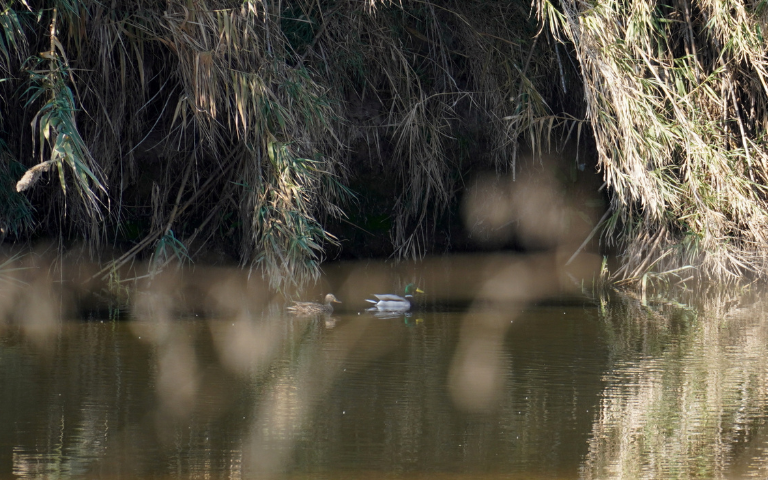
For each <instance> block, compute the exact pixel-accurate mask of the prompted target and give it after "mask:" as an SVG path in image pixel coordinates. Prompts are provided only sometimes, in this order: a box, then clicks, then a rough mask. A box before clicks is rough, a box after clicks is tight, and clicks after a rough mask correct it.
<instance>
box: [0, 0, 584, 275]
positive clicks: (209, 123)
mask: <svg viewBox="0 0 768 480" xmlns="http://www.w3.org/2000/svg"><path fill="white" fill-rule="evenodd" d="M0 12H2V14H0V77H2V79H3V81H2V82H0V93H1V94H2V103H0V111H1V112H2V116H1V117H0V139H1V140H3V141H4V142H5V143H4V144H0V158H2V163H0V196H2V198H3V199H4V200H3V203H2V205H0V220H1V223H2V225H0V227H2V232H3V235H6V236H8V237H9V238H11V239H14V240H23V239H25V238H30V235H42V236H52V237H60V238H62V240H63V241H64V242H63V243H67V241H70V240H72V241H74V240H77V239H86V240H87V242H88V244H89V245H90V246H91V247H92V248H91V251H92V254H93V255H95V256H98V255H100V252H103V251H104V249H103V247H104V246H105V245H116V246H119V247H121V248H123V249H124V251H125V254H124V255H123V256H122V257H120V258H118V259H116V260H112V261H110V262H109V263H106V264H105V268H104V270H103V271H102V272H101V275H107V274H108V273H109V271H110V270H114V269H115V268H118V267H120V266H121V265H124V264H126V263H128V262H130V261H131V260H132V259H133V258H135V257H136V256H142V257H143V258H149V257H150V256H151V257H152V264H153V265H155V267H157V268H161V267H162V266H163V265H165V264H166V263H167V262H168V260H169V259H170V258H173V257H176V258H180V259H184V258H188V256H192V257H194V255H195V252H196V251H197V250H195V251H194V252H193V251H191V250H189V249H190V248H193V247H194V248H196V249H198V248H200V247H201V246H202V245H206V244H207V245H209V246H211V245H219V246H221V248H224V249H227V250H229V251H235V252H237V256H238V257H239V258H240V260H241V262H242V263H243V264H244V265H250V266H251V267H254V268H257V269H260V270H261V271H262V272H264V273H265V274H267V275H268V277H269V279H270V281H271V284H272V285H273V286H274V287H278V288H282V287H286V286H288V285H292V284H293V285H301V284H303V283H305V282H306V281H307V280H311V279H312V278H316V276H317V275H318V273H319V263H320V262H321V261H322V259H323V256H324V252H325V251H326V250H327V247H328V246H329V245H332V244H334V243H335V242H337V241H338V240H337V239H336V238H335V237H334V235H332V234H331V233H330V232H329V231H328V229H327V225H328V221H329V220H333V221H336V222H338V221H340V220H341V219H343V218H344V216H345V211H348V210H349V208H350V207H352V206H354V205H355V204H356V203H355V202H361V201H364V199H365V195H366V193H365V192H364V191H362V192H361V191H357V192H353V191H352V190H350V188H349V187H348V185H349V184H350V183H349V182H350V179H351V178H355V176H356V175H357V174H358V172H360V171H362V170H365V169H370V168H374V167H375V168H378V169H380V170H381V171H382V172H384V173H383V176H382V177H380V178H379V180H381V181H382V183H384V184H386V185H388V186H391V199H390V200H388V202H389V203H388V204H387V205H388V207H387V208H389V209H390V210H389V212H387V216H388V217H390V218H391V222H389V223H388V225H389V226H388V231H389V236H390V241H391V245H392V250H391V251H392V252H393V253H394V254H395V255H397V256H399V257H417V256H420V255H422V254H424V253H425V252H426V251H428V250H429V248H428V245H429V244H430V239H431V237H432V236H433V235H434V234H435V228H436V225H437V222H438V221H439V219H440V218H441V216H443V215H444V214H445V211H446V209H447V208H448V206H449V205H450V204H451V203H452V202H454V201H455V195H456V192H457V191H458V190H459V188H460V186H461V182H462V179H463V177H464V175H466V174H467V172H469V171H470V169H472V168H474V167H477V166H481V167H483V168H495V169H496V170H497V171H510V172H512V173H514V172H515V171H516V170H518V169H519V166H518V165H517V163H518V158H519V156H520V152H521V149H522V148H526V149H533V150H534V151H538V150H541V148H542V147H543V145H544V144H545V143H546V142H547V141H548V140H549V137H550V135H551V134H552V133H553V132H554V131H556V130H558V129H559V131H560V132H561V133H566V134H567V132H574V131H575V129H574V125H576V124H579V122H578V121H576V120H575V119H574V117H572V116H569V115H566V114H563V113H559V112H564V111H571V112H575V111H577V110H578V108H579V107H578V105H579V104H580V96H579V94H578V93H576V94H574V92H578V91H579V88H578V87H577V85H578V83H577V82H578V78H577V76H576V75H575V70H574V68H573V64H572V62H570V61H568V56H569V53H568V49H567V48H564V47H563V46H562V45H557V44H556V43H555V42H554V40H553V37H552V36H551V35H549V34H548V33H547V32H544V34H542V35H539V36H536V34H537V32H538V29H539V26H538V25H537V20H536V19H535V18H532V17H531V16H530V4H529V3H527V2H522V1H521V2H507V1H501V0H490V1H465V0H455V1H447V2H407V1H404V2H402V3H390V2H385V1H375V0H372V1H370V2H359V1H352V0H320V1H317V0H294V1H282V2H276V1H268V0H245V1H232V0H190V1H180V0H171V1H163V2H157V1H152V0H135V1H134V0H132V1H118V2H116V3H115V2H113V3H111V4H105V3H103V2H97V1H94V0H40V1H37V2H27V1H22V0H0ZM553 72H556V76H555V77H553V76H552V73H553ZM553 78H556V79H557V81H555V82H553V81H552V79H553ZM553 107H554V108H553ZM578 131H579V132H580V131H581V127H580V126H579V127H578ZM520 141H523V143H524V147H521V146H519V142H520ZM478 152H483V153H478ZM21 165H23V166H24V168H23V169H21V170H20V169H19V166H21ZM24 170H26V173H24ZM14 186H15V190H17V191H15V192H14V191H13V189H14V188H13V187H14ZM358 190H360V189H358ZM334 219H336V220H334Z"/></svg>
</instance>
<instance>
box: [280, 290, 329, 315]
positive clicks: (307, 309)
mask: <svg viewBox="0 0 768 480" xmlns="http://www.w3.org/2000/svg"><path fill="white" fill-rule="evenodd" d="M331 303H341V301H340V300H338V299H337V298H336V297H335V296H334V295H333V294H332V293H329V294H328V295H326V296H325V301H324V302H323V303H317V302H293V305H291V306H290V307H288V308H287V309H286V310H288V311H289V312H291V313H293V314H296V315H319V314H322V313H333V305H331Z"/></svg>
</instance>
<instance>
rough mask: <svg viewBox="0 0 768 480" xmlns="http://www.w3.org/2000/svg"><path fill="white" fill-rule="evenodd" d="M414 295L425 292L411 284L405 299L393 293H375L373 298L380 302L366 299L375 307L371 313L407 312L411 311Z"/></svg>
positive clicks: (370, 309) (407, 286)
mask: <svg viewBox="0 0 768 480" xmlns="http://www.w3.org/2000/svg"><path fill="white" fill-rule="evenodd" d="M414 293H424V292H423V291H422V290H421V289H420V288H418V287H417V286H416V285H414V284H412V283H409V284H408V285H406V286H405V298H403V297H401V296H399V295H393V294H391V293H385V294H381V295H379V294H375V293H374V294H373V296H374V297H376V298H377V299H378V300H368V299H367V298H366V299H365V301H366V302H370V303H373V304H374V305H375V306H374V307H371V308H369V309H368V310H369V311H376V310H378V311H380V312H406V311H408V310H410V309H411V301H410V299H411V298H413V294H414Z"/></svg>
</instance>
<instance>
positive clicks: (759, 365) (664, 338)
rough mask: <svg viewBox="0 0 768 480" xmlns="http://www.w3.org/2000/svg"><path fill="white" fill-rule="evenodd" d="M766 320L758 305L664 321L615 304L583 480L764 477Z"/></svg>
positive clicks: (767, 467)
mask: <svg viewBox="0 0 768 480" xmlns="http://www.w3.org/2000/svg"><path fill="white" fill-rule="evenodd" d="M675 313H676V314H677V315H675ZM765 317H766V308H765V305H764V303H763V302H762V301H760V302H756V303H754V304H753V305H752V306H750V307H748V308H740V309H734V310H733V311H731V312H728V311H726V310H725V309H724V308H722V305H718V304H717V303H716V302H711V304H710V305H708V306H707V307H705V308H704V309H703V312H696V311H694V310H692V309H691V310H687V311H685V310H684V311H682V312H681V311H679V310H678V311H677V312H674V311H673V312H668V313H666V314H661V315H660V314H656V313H653V312H652V311H651V310H642V309H640V308H639V306H638V305H637V304H636V303H634V302H626V303H624V302H620V301H617V302H614V303H613V304H612V305H611V306H610V308H609V309H608V310H607V311H606V313H605V315H603V318H602V320H603V322H604V328H605V331H606V332H607V334H608V338H609V342H608V344H609V346H610V347H611V350H612V356H611V357H612V358H611V362H610V369H609V370H607V371H606V373H605V375H604V377H603V380H604V382H605V388H604V391H603V393H602V395H601V401H600V414H599V416H598V417H597V418H596V419H595V423H594V425H593V427H592V430H593V431H592V438H591V439H590V441H589V455H588V456H587V459H586V461H585V462H584V466H583V468H582V477H583V478H747V477H749V478H766V476H768V456H766V455H765V454H766V440H768V437H766V433H768V432H766V429H765V421H766V411H767V407H768V324H766V322H765Z"/></svg>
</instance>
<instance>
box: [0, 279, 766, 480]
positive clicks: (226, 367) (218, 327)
mask: <svg viewBox="0 0 768 480" xmlns="http://www.w3.org/2000/svg"><path fill="white" fill-rule="evenodd" d="M427 283H429V282H427ZM219 284H220V282H219ZM364 288H368V287H367V286H365V287H364ZM227 291H230V290H227ZM342 291H343V290H342ZM338 296H339V297H340V298H342V299H344V297H342V296H341V294H339V295H338ZM249 298H251V297H249ZM515 298H517V297H515ZM426 300H427V305H426V309H425V310H424V311H419V312H414V313H413V314H411V315H409V316H402V315H401V316H395V317H394V318H376V317H374V316H372V315H369V314H366V313H362V314H360V310H361V308H359V307H361V306H362V303H361V302H360V303H356V302H355V301H352V300H347V301H346V302H345V304H343V306H344V308H345V310H344V311H341V312H337V313H335V314H334V315H333V316H330V317H319V318H295V317H291V316H288V315H285V314H284V313H283V310H282V307H281V306H278V307H274V305H273V306H271V307H265V308H262V309H259V310H256V309H253V308H250V307H246V306H239V307H235V306H232V305H231V304H230V306H231V307H232V308H231V309H230V310H229V311H225V312H224V313H221V314H219V315H210V314H208V315H202V314H201V313H198V314H197V315H200V316H195V313H190V312H179V311H178V310H179V309H178V308H176V307H174V308H166V309H165V310H163V309H162V308H160V307H158V305H160V306H162V305H163V304H162V302H161V303H154V304H152V305H153V308H154V310H153V309H149V310H146V311H144V313H143V314H138V313H137V314H136V315H135V316H134V318H132V319H131V320H127V321H110V320H108V319H106V318H99V316H98V315H97V316H95V317H91V319H90V320H89V321H82V320H78V321H59V322H53V323H44V324H46V325H48V327H47V328H46V329H43V330H41V329H40V328H38V327H34V325H38V324H39V322H37V323H35V322H24V321H21V320H19V319H18V318H17V319H16V321H14V322H6V323H4V324H2V326H0V386H1V388H0V425H1V426H2V428H0V478H41V477H48V478H52V477H57V478H58V477H70V476H77V477H81V478H96V477H98V478H137V477H145V478H146V477H150V478H203V477H205V478H288V479H304V478H313V479H316V478H320V479H339V478H341V479H345V478H350V479H351V478H374V479H376V478H382V479H384V478H387V479H391V478H404V479H425V478H430V479H431V478H438V479H454V478H455V479H518V478H520V479H522V478H563V479H565V478H588V479H591V478H596V479H597V478H762V477H765V476H766V474H767V473H768V455H766V453H767V452H766V441H767V440H768V435H766V428H765V424H766V412H768V341H767V340H768V327H766V323H765V321H764V319H765V314H764V312H765V309H764V308H763V307H762V302H761V301H759V300H758V301H754V302H753V303H752V304H750V305H748V306H744V305H739V304H738V302H737V303H736V305H738V307H734V306H733V305H734V302H732V301H722V302H719V303H718V301H717V300H714V301H713V303H712V304H711V305H705V306H701V307H699V308H698V309H693V308H689V307H685V306H680V305H678V306H670V305H664V304H661V303H658V304H656V305H653V304H651V305H648V306H643V305H642V302H640V301H638V300H633V299H631V298H629V297H622V296H617V297H612V298H609V299H603V301H602V302H601V301H600V299H587V298H585V297H579V296H573V295H570V296H568V297H567V298H562V297H561V298H555V297H550V298H549V299H547V300H542V299H539V300H537V301H530V302H520V301H513V302H497V303H488V302H474V303H473V302H468V303H467V302H463V303H462V302H458V303H454V304H449V303H447V302H446V301H444V300H438V299H436V298H434V297H426ZM173 312H176V313H173ZM29 325H33V326H32V327H30V326H29Z"/></svg>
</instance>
